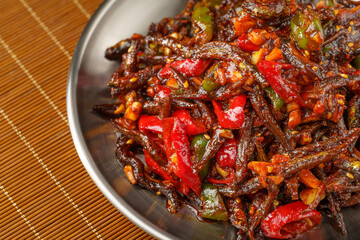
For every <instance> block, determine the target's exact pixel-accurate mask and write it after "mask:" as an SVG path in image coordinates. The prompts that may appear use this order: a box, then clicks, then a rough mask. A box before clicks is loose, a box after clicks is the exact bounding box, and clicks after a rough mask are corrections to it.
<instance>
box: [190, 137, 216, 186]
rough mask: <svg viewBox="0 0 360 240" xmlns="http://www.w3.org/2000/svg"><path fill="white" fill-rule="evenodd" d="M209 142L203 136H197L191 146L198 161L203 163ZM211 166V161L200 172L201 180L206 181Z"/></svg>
mask: <svg viewBox="0 0 360 240" xmlns="http://www.w3.org/2000/svg"><path fill="white" fill-rule="evenodd" d="M208 142H209V140H206V139H205V137H204V135H203V134H200V135H196V136H195V137H194V138H193V140H192V141H191V144H190V149H191V151H192V152H193V153H194V154H195V156H196V158H197V161H199V162H200V161H201V159H202V157H203V156H204V153H205V149H206V146H207V144H208ZM210 166H211V161H208V162H207V163H206V165H205V166H204V167H203V168H202V169H201V170H200V172H199V177H200V180H201V181H202V180H204V179H205V178H206V176H207V174H208V172H209V169H210Z"/></svg>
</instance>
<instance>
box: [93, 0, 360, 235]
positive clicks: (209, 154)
mask: <svg viewBox="0 0 360 240" xmlns="http://www.w3.org/2000/svg"><path fill="white" fill-rule="evenodd" d="M357 5H358V1H352V0H349V1H337V2H335V1H332V0H321V1H304V0H299V1H295V0H273V1H269V0H261V1H260V0H243V1H236V0H207V1H206V0H198V1H196V0H189V1H188V2H187V5H186V7H185V9H184V10H183V11H182V12H181V13H180V14H179V15H177V16H176V17H169V18H165V19H163V20H162V21H161V22H159V23H153V24H151V25H150V27H149V31H148V33H147V34H146V35H142V34H137V33H135V34H133V35H132V36H131V37H130V38H128V39H125V40H121V41H120V42H118V43H116V44H115V45H114V46H112V47H109V48H108V49H106V52H105V57H106V58H107V59H109V60H114V61H117V62H118V63H119V68H118V69H117V70H116V71H115V72H114V73H113V75H112V76H111V78H110V81H109V83H108V85H109V87H110V88H111V95H112V97H113V99H114V102H112V103H105V104H100V105H97V106H94V110H95V111H97V112H100V113H101V114H103V115H104V116H105V115H106V116H107V117H109V118H110V119H111V121H112V123H113V125H114V127H115V128H116V130H117V132H118V140H117V149H116V158H117V159H118V161H119V163H120V165H121V166H122V167H123V169H124V172H125V175H126V177H127V179H128V180H129V182H130V183H131V184H137V185H139V186H141V187H143V188H146V189H149V190H150V191H152V192H154V193H156V194H157V195H162V196H164V198H166V202H167V209H168V211H169V212H171V213H174V212H178V211H180V210H181V209H182V208H183V207H186V206H191V207H192V208H195V209H197V211H198V217H199V218H200V219H208V220H210V221H225V222H226V221H229V222H231V224H232V225H233V226H234V227H235V228H237V229H238V234H239V236H240V237H242V239H261V238H264V237H268V238H280V239H287V238H295V237H297V236H298V235H300V234H302V233H304V232H307V231H309V230H311V229H313V228H316V227H317V226H319V225H320V224H321V219H322V213H324V212H328V213H329V214H330V216H331V217H332V218H333V219H334V221H335V222H336V223H337V226H338V229H339V230H340V231H341V232H342V234H343V235H344V236H346V234H347V233H346V226H345V223H344V219H343V216H342V213H341V208H342V207H349V206H353V205H355V204H357V203H359V202H360V151H359V145H360V143H359V141H358V138H359V135H360V108H359V107H360V75H359V73H360V71H358V69H359V68H360V48H359V44H360V32H359V30H360V18H359V17H360V6H357ZM138 154H143V155H144V160H141V159H140V158H139V157H138Z"/></svg>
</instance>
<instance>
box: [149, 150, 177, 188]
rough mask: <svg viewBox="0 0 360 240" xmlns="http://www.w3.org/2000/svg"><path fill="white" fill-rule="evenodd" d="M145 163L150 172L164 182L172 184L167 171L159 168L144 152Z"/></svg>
mask: <svg viewBox="0 0 360 240" xmlns="http://www.w3.org/2000/svg"><path fill="white" fill-rule="evenodd" d="M144 156H145V162H146V164H147V165H148V166H149V167H150V168H151V170H152V171H153V172H154V173H156V174H157V175H159V176H160V177H162V178H163V179H165V180H168V181H170V182H173V179H172V178H171V177H170V174H169V172H168V170H167V169H165V168H163V167H162V166H160V165H159V164H158V163H157V162H156V161H155V160H154V159H152V157H151V156H150V155H149V154H148V153H147V152H146V151H145V150H144Z"/></svg>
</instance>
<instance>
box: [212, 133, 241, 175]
mask: <svg viewBox="0 0 360 240" xmlns="http://www.w3.org/2000/svg"><path fill="white" fill-rule="evenodd" d="M236 153H237V146H236V140H235V139H228V140H227V141H226V142H225V143H224V144H223V145H222V146H221V147H220V149H219V151H218V152H217V154H216V162H217V164H219V166H220V167H222V168H224V167H234V165H235V161H236Z"/></svg>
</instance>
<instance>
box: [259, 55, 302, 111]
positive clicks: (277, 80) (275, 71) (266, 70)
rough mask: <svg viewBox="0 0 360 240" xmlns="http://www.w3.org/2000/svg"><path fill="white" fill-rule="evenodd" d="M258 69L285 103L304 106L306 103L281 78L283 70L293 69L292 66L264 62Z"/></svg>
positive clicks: (260, 63)
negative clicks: (294, 102) (293, 102)
mask: <svg viewBox="0 0 360 240" xmlns="http://www.w3.org/2000/svg"><path fill="white" fill-rule="evenodd" d="M257 68H258V69H259V71H260V73H261V74H262V75H263V76H264V77H265V79H266V81H268V83H269V84H270V86H271V87H272V88H273V89H274V90H275V92H277V93H278V94H279V95H280V96H281V97H282V98H283V99H284V100H285V102H287V103H289V102H292V101H296V102H297V103H298V104H299V105H300V106H304V102H303V100H302V98H301V97H300V95H299V94H297V93H296V92H295V91H293V90H292V89H291V88H290V86H289V85H288V84H287V83H285V82H284V80H283V79H282V77H281V69H290V68H293V66H292V65H290V64H283V63H278V62H273V61H267V60H263V61H261V62H259V63H258V64H257Z"/></svg>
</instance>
